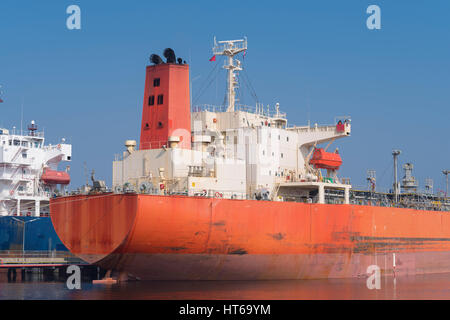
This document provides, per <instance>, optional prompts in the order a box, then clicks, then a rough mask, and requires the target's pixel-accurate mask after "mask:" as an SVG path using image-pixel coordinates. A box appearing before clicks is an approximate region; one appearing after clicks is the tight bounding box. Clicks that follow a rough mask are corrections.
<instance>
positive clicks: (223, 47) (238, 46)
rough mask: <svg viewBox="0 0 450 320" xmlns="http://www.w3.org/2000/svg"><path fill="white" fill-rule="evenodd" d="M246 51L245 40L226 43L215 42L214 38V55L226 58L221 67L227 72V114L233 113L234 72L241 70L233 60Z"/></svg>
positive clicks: (235, 83) (234, 93) (235, 60)
mask: <svg viewBox="0 0 450 320" xmlns="http://www.w3.org/2000/svg"><path fill="white" fill-rule="evenodd" d="M245 50H247V38H246V37H244V39H240V40H226V41H218V42H217V41H216V37H214V47H213V53H214V55H219V56H226V57H227V60H226V64H225V65H224V66H223V68H224V69H227V70H228V75H227V101H228V106H227V112H234V106H235V101H236V92H235V89H236V85H237V75H236V74H235V71H240V70H242V67H241V62H240V61H239V60H237V59H234V56H235V55H237V54H238V53H240V52H242V51H245Z"/></svg>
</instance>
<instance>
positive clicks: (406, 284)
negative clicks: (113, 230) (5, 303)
mask: <svg viewBox="0 0 450 320" xmlns="http://www.w3.org/2000/svg"><path fill="white" fill-rule="evenodd" d="M44 278H45V277H42V275H39V274H38V275H34V274H32V275H29V276H27V277H25V278H24V281H22V279H21V277H20V276H19V275H18V277H17V280H16V281H15V282H13V281H11V282H8V280H7V277H6V274H5V273H1V274H0V299H64V300H67V299H68V300H79V299H104V300H107V299H136V300H140V299H168V300H172V299H194V300H196V299H206V300H209V299H212V300H215V299H236V300H239V299H257V300H266V299H283V300H284V299H287V300H311V299H325V300H327V299H332V300H340V299H346V300H348V299H356V300H360V299H364V300H373V299H378V300H391V299H433V300H434V299H450V274H434V275H423V276H414V277H398V278H396V279H395V281H394V278H392V277H383V278H382V280H381V281H382V282H381V289H380V290H376V289H374V290H369V289H367V286H366V279H364V278H361V279H333V280H296V281H292V280H283V281H140V282H128V283H119V284H115V285H93V284H92V282H91V281H87V282H83V283H82V287H81V290H69V289H67V287H66V285H65V282H64V280H61V279H58V278H55V279H53V280H49V279H46V278H45V279H44Z"/></svg>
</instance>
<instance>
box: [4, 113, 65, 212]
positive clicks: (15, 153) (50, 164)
mask: <svg viewBox="0 0 450 320" xmlns="http://www.w3.org/2000/svg"><path fill="white" fill-rule="evenodd" d="M71 156H72V146H71V145H70V144H67V143H65V139H64V138H63V139H61V143H59V144H56V145H51V144H49V145H45V139H44V132H38V127H37V125H36V124H35V122H34V121H31V123H30V125H29V126H28V132H27V133H26V134H23V133H22V132H20V133H16V129H15V128H14V129H13V130H8V129H4V128H0V216H35V217H39V216H48V214H49V205H48V204H49V199H50V197H52V196H54V195H56V194H58V192H59V190H58V185H61V186H62V190H63V189H64V187H63V186H64V185H67V184H69V183H70V176H69V174H68V172H67V171H68V169H69V167H67V168H66V170H65V171H58V164H59V163H60V162H61V161H71Z"/></svg>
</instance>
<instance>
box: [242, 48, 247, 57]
mask: <svg viewBox="0 0 450 320" xmlns="http://www.w3.org/2000/svg"><path fill="white" fill-rule="evenodd" d="M246 53H247V50H244V54H243V55H242V58H245V54H246Z"/></svg>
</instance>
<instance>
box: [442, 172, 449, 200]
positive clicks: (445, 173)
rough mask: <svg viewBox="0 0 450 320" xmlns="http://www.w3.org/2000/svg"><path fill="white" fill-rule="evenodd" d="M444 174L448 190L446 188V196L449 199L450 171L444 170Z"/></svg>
mask: <svg viewBox="0 0 450 320" xmlns="http://www.w3.org/2000/svg"><path fill="white" fill-rule="evenodd" d="M442 173H443V174H444V175H445V181H446V188H445V196H446V197H448V174H449V173H450V170H442Z"/></svg>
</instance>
